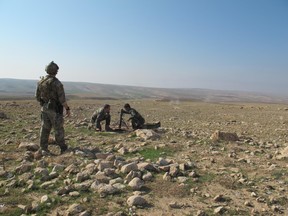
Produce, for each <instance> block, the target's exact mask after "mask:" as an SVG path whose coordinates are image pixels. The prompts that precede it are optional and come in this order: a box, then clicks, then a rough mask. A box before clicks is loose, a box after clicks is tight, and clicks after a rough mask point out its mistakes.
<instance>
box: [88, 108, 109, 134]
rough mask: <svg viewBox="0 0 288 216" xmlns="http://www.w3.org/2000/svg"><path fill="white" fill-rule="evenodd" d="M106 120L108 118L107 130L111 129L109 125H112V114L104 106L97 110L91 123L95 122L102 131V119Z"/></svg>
mask: <svg viewBox="0 0 288 216" xmlns="http://www.w3.org/2000/svg"><path fill="white" fill-rule="evenodd" d="M104 120H106V123H105V130H109V129H110V127H109V126H110V121H111V116H110V113H109V112H105V109H104V107H102V108H99V109H98V110H96V111H95V112H94V113H93V115H92V117H91V123H92V124H95V127H96V128H97V129H99V130H100V131H101V130H102V128H101V121H104Z"/></svg>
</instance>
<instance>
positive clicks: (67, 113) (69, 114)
mask: <svg viewBox="0 0 288 216" xmlns="http://www.w3.org/2000/svg"><path fill="white" fill-rule="evenodd" d="M70 116H71V112H70V109H69V110H66V115H65V117H70Z"/></svg>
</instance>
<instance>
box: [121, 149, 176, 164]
mask: <svg viewBox="0 0 288 216" xmlns="http://www.w3.org/2000/svg"><path fill="white" fill-rule="evenodd" d="M174 153H175V152H174V151H173V149H171V148H168V147H165V148H157V149H155V148H152V147H147V148H145V149H143V150H140V151H138V154H140V155H141V156H142V157H143V158H144V159H145V160H151V161H156V160H158V159H159V157H164V158H165V157H168V156H172V155H173V154H174ZM132 155H133V154H131V153H130V154H127V157H129V156H130V157H131V156H132Z"/></svg>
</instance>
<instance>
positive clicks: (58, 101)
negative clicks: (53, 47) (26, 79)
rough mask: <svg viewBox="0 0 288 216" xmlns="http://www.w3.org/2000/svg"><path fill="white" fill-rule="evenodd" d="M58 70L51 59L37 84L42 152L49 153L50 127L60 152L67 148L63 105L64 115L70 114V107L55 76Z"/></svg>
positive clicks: (61, 85)
mask: <svg viewBox="0 0 288 216" xmlns="http://www.w3.org/2000/svg"><path fill="white" fill-rule="evenodd" d="M58 70H59V67H58V65H57V64H55V63H54V62H53V61H52V62H50V64H48V65H47V66H46V69H45V71H46V72H47V74H48V75H47V76H45V77H43V78H42V79H41V80H40V81H39V82H38V84H37V90H36V99H37V101H39V102H40V105H41V130H40V148H41V150H42V154H45V153H46V154H49V153H50V152H49V150H48V139H49V134H50V132H51V129H52V127H53V128H54V131H55V140H56V143H57V144H58V145H59V146H60V149H61V154H62V153H64V152H65V151H66V150H67V145H66V144H65V139H64V127H63V124H64V119H63V107H64V108H65V110H66V116H68V117H69V116H70V108H69V106H68V104H67V101H66V98H65V92H64V88H63V84H62V83H61V82H60V81H59V80H58V79H57V78H56V74H57V72H58Z"/></svg>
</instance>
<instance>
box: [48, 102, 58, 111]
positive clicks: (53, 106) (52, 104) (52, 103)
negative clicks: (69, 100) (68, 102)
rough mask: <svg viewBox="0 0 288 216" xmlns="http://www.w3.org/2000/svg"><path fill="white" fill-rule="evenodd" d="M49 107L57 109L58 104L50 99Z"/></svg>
mask: <svg viewBox="0 0 288 216" xmlns="http://www.w3.org/2000/svg"><path fill="white" fill-rule="evenodd" d="M47 108H48V109H50V110H54V111H56V110H57V106H56V103H55V101H54V100H49V101H48V103H47Z"/></svg>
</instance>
